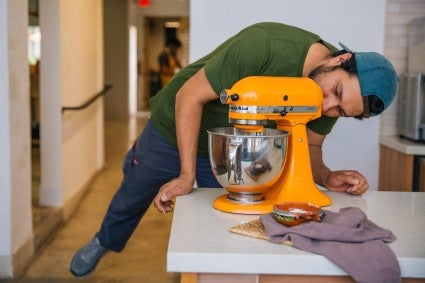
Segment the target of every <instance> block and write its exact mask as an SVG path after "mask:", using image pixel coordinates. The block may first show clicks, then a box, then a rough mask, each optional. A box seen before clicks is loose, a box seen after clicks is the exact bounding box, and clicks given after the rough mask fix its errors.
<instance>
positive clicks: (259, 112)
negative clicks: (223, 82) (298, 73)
mask: <svg viewBox="0 0 425 283" xmlns="http://www.w3.org/2000/svg"><path fill="white" fill-rule="evenodd" d="M322 100H323V95H322V90H321V89H320V87H319V86H318V85H317V84H316V83H315V82H314V81H313V80H312V79H309V78H295V77H266V76H252V77H247V78H244V79H242V80H240V81H238V82H236V83H235V84H234V85H233V86H232V88H231V89H226V90H223V91H222V93H221V94H220V101H221V103H223V104H229V122H230V123H233V124H234V126H235V127H238V128H243V129H245V130H246V131H253V132H261V131H262V129H263V126H264V125H266V124H267V123H268V120H273V121H276V123H277V124H278V125H289V126H293V125H296V124H298V123H304V124H305V123H307V122H308V121H310V120H314V119H316V118H319V117H320V114H321V109H322Z"/></svg>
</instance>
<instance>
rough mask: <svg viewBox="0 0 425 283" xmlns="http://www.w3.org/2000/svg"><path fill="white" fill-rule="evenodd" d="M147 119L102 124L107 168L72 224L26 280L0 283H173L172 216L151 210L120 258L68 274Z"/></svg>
mask: <svg viewBox="0 0 425 283" xmlns="http://www.w3.org/2000/svg"><path fill="white" fill-rule="evenodd" d="M147 118H148V114H146V113H144V114H142V115H139V116H137V117H131V118H129V119H117V120H106V121H105V150H106V154H105V159H106V160H105V167H104V169H103V170H102V171H101V172H100V173H99V174H98V175H97V176H96V177H95V178H94V179H93V181H92V183H91V184H90V186H89V189H88V191H87V193H86V195H85V197H84V199H83V201H82V202H81V204H80V206H79V207H78V209H77V210H76V211H75V213H74V215H73V216H72V218H71V219H70V220H69V221H68V222H67V223H65V224H63V225H62V226H61V227H60V228H59V229H58V231H57V233H56V235H55V236H54V237H53V239H52V240H51V241H50V243H48V244H47V246H46V247H45V248H44V249H42V250H41V252H40V254H39V255H38V257H37V258H35V260H34V261H33V262H32V263H31V264H30V266H29V267H28V268H27V270H26V271H25V274H24V275H23V276H22V277H21V278H19V279H15V280H0V282H1V283H11V282H16V283H45V282H47V283H62V282H63V283H65V282H84V281H85V282H96V283H103V282H105V283H113V282H126V283H127V282H128V283H132V282H135V283H136V282H148V283H174V282H175V283H177V282H179V280H180V277H179V274H175V273H167V271H166V253H167V245H168V238H169V233H170V225H171V220H172V214H168V215H163V214H161V213H159V212H157V211H156V209H154V208H153V206H152V207H151V208H150V209H149V210H148V212H147V213H146V215H145V217H144V218H143V219H142V221H141V222H140V225H139V226H138V228H137V229H136V231H135V232H134V234H133V236H132V238H131V239H130V241H129V242H128V244H127V246H126V248H125V249H124V251H123V252H121V253H109V254H107V255H106V256H105V257H104V258H103V260H102V261H101V262H100V263H99V265H98V266H97V268H96V270H95V272H93V273H92V274H91V275H90V276H88V277H86V278H83V279H76V278H74V277H73V276H72V275H71V273H70V272H69V270H68V266H69V261H70V258H71V256H72V255H73V253H74V252H75V251H76V250H77V249H78V248H79V247H81V246H82V245H83V244H85V243H86V242H87V241H88V240H90V238H91V237H92V236H93V235H94V233H95V232H96V231H97V229H98V227H99V226H100V223H101V220H102V218H103V215H104V213H105V211H106V209H107V206H108V204H109V200H110V199H111V198H112V196H113V194H114V192H115V190H116V188H117V187H118V185H119V183H120V181H121V177H122V173H121V163H122V161H123V158H124V154H125V153H126V151H127V149H128V148H129V147H130V146H131V145H132V143H133V142H134V140H135V139H136V138H137V136H138V135H139V133H140V132H141V129H143V127H144V125H145V123H146V120H147Z"/></svg>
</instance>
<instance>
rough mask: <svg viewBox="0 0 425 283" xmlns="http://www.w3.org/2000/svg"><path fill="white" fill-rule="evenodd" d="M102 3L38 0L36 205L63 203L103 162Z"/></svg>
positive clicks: (57, 204)
mask: <svg viewBox="0 0 425 283" xmlns="http://www.w3.org/2000/svg"><path fill="white" fill-rule="evenodd" d="M102 11H103V9H102V1H101V0H96V1H85V0H65V1H60V2H58V1H53V0H41V1H40V16H41V18H40V27H41V31H42V45H41V52H42V55H41V76H40V95H41V123H40V124H41V174H42V175H41V188H40V204H42V205H47V206H59V207H61V206H63V205H64V204H66V202H67V201H68V200H70V199H71V198H72V197H73V196H75V195H76V194H77V193H78V192H79V191H80V190H81V189H82V188H83V186H84V185H85V184H86V183H87V182H88V181H89V180H90V179H91V178H92V177H93V176H94V174H96V173H97V172H98V170H100V169H101V168H102V166H103V162H104V147H103V146H104V144H103V142H104V137H103V101H102V99H100V100H97V101H96V102H95V103H93V104H91V105H90V106H88V107H87V108H85V109H82V110H79V111H67V112H64V113H61V108H62V107H77V106H80V105H82V104H84V103H85V102H86V101H88V100H89V99H91V98H92V97H93V96H94V95H95V94H97V93H98V92H100V91H101V90H102V89H103V21H102V20H103V18H102Z"/></svg>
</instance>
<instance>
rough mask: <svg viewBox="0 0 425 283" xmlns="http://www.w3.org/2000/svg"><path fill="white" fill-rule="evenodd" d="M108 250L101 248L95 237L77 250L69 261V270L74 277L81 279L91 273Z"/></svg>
mask: <svg viewBox="0 0 425 283" xmlns="http://www.w3.org/2000/svg"><path fill="white" fill-rule="evenodd" d="M107 251H108V249H106V248H104V247H102V245H101V244H100V242H99V239H98V238H97V235H96V236H95V237H94V238H93V239H92V240H91V241H90V242H88V243H87V244H86V245H85V246H84V247H82V248H81V249H80V250H78V251H77V252H76V253H75V254H74V256H73V257H72V259H71V263H70V265H69V270H70V271H71V273H72V274H73V275H74V276H76V277H83V276H86V275H88V274H89V273H90V272H92V271H93V270H94V269H95V267H96V265H97V263H98V262H99V260H100V259H101V258H102V257H103V256H104V255H105V253H106V252H107Z"/></svg>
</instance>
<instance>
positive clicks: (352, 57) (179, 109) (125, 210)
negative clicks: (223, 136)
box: [70, 23, 397, 276]
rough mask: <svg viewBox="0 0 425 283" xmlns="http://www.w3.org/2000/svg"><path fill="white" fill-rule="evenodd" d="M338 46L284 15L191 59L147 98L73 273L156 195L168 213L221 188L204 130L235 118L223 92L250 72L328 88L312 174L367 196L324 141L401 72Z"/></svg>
mask: <svg viewBox="0 0 425 283" xmlns="http://www.w3.org/2000/svg"><path fill="white" fill-rule="evenodd" d="M336 51H337V50H336V48H334V47H333V46H331V45H329V44H328V43H326V42H325V41H323V40H322V39H321V38H320V37H319V36H317V35H315V34H312V33H310V32H307V31H304V30H302V29H299V28H296V27H291V26H287V25H284V24H279V23H259V24H256V25H253V26H250V27H248V28H246V29H244V30H242V31H241V32H239V33H238V34H237V35H235V36H233V37H232V38H230V39H228V40H227V41H226V42H224V43H223V44H221V45H220V46H219V47H217V48H216V50H214V51H213V52H212V53H210V54H208V55H207V56H205V57H204V58H201V59H200V60H198V61H196V62H194V63H192V64H190V65H188V66H186V67H185V68H183V69H182V70H181V71H180V72H179V73H177V74H176V75H175V76H174V78H173V79H172V80H171V81H170V82H169V83H168V85H167V86H166V87H165V88H164V89H163V90H161V91H160V92H159V93H158V94H157V95H156V96H155V97H153V98H152V99H151V110H152V116H151V119H150V120H149V121H148V123H147V125H146V127H145V129H144V131H143V133H142V135H141V136H140V138H139V139H138V140H137V141H136V143H135V144H134V146H133V148H132V149H131V150H130V151H129V152H128V154H127V156H126V158H125V161H124V169H123V172H124V179H123V182H122V184H121V186H120V188H119V190H118V191H117V193H116V194H115V196H114V198H113V199H112V201H111V204H110V206H109V208H108V211H107V213H106V215H105V218H104V220H103V223H102V226H101V228H100V230H99V232H98V233H97V234H96V235H95V237H94V238H93V239H92V240H91V241H90V242H89V243H88V244H87V245H85V246H84V247H82V248H81V249H80V250H79V251H78V252H77V253H76V254H75V255H74V257H73V258H72V260H71V265H70V269H71V272H72V273H73V274H74V275H75V276H84V275H86V274H88V273H90V272H91V271H92V270H93V269H94V268H95V266H96V264H97V263H98V261H99V260H100V258H101V257H102V256H103V255H104V254H105V252H106V251H108V250H112V251H115V252H119V251H121V250H122V249H123V248H124V246H125V244H126V242H127V240H128V239H129V238H130V236H131V233H132V232H133V231H134V229H135V228H136V226H137V225H138V223H139V221H140V219H141V217H142V216H143V214H144V213H145V211H146V210H147V209H148V207H149V205H150V204H151V202H152V200H153V203H154V205H155V207H156V208H157V209H158V210H159V211H161V212H163V213H167V212H170V211H172V209H173V202H172V200H171V199H172V198H173V197H175V196H178V195H183V194H187V193H189V192H191V191H192V187H193V184H194V181H195V179H196V182H197V184H198V187H219V186H220V185H219V184H218V182H217V181H216V179H215V177H214V176H213V174H212V172H211V167H210V164H209V160H208V148H207V131H206V130H207V129H209V128H215V127H223V126H229V124H228V108H227V106H226V105H222V104H221V103H220V102H219V100H218V94H219V93H220V92H221V91H222V90H223V89H226V88H230V87H231V86H232V85H233V84H234V83H235V82H237V81H238V80H240V79H242V78H244V77H247V76H252V75H257V76H286V77H311V78H312V79H313V80H314V81H315V82H316V83H317V84H318V85H319V86H320V87H321V89H322V91H323V107H322V117H320V118H318V119H316V120H313V121H310V122H309V123H308V125H307V128H308V129H307V135H308V140H309V151H310V158H311V165H312V171H313V177H314V180H315V182H316V183H318V184H320V185H322V186H324V187H326V188H327V189H329V190H332V191H341V192H347V193H350V194H356V195H359V194H362V193H364V192H365V191H366V190H367V189H368V183H367V180H366V179H365V177H364V176H363V175H362V174H361V173H359V172H357V171H353V170H341V171H331V170H330V169H329V168H327V167H326V166H325V164H324V163H323V160H322V149H321V147H322V144H323V141H324V139H325V136H326V135H327V134H328V133H329V132H330V131H331V129H332V127H333V125H334V123H335V122H336V120H337V118H338V117H341V116H342V117H356V118H358V119H362V118H363V117H369V116H371V115H378V114H380V113H381V112H382V111H383V110H384V109H386V108H387V107H388V106H389V105H390V103H391V102H392V100H393V98H394V96H395V94H396V90H397V76H396V73H395V71H394V68H393V67H392V65H391V64H390V63H389V62H388V60H387V59H385V58H384V57H383V56H382V55H379V54H377V53H372V52H351V51H350V50H348V48H346V47H344V46H343V50H342V51H340V52H336Z"/></svg>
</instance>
